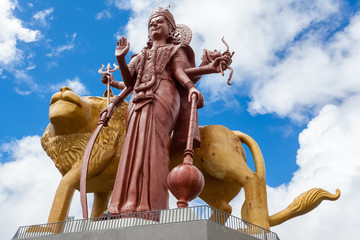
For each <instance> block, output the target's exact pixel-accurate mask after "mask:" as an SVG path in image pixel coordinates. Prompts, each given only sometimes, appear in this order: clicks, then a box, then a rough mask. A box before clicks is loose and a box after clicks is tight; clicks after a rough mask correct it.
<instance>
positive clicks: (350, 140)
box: [119, 0, 360, 239]
mask: <svg viewBox="0 0 360 240" xmlns="http://www.w3.org/2000/svg"><path fill="white" fill-rule="evenodd" d="M119 2H121V1H119ZM343 3H344V2H343V1H332V0H328V1H326V0H324V1H323V0H318V1H292V0H288V1H286V0H283V1H275V2H274V1H272V2H269V1H264V0H255V1H227V2H226V4H224V3H223V2H219V1H195V2H194V1H188V0H185V1H182V2H181V4H176V3H174V5H172V6H171V11H172V12H173V14H174V16H175V19H176V21H177V23H183V24H186V25H188V26H189V27H190V28H191V29H192V31H193V40H192V43H191V45H192V47H193V48H194V51H195V54H196V58H197V61H198V62H199V60H200V56H201V51H202V49H203V48H207V49H210V50H212V49H221V50H224V47H223V45H222V43H221V41H220V39H221V37H222V36H225V40H227V42H228V43H229V45H230V50H232V51H235V52H236V53H235V56H234V58H233V65H232V66H233V68H234V70H235V73H234V77H233V83H234V84H233V86H232V87H230V88H229V87H228V86H226V84H225V81H226V79H222V77H221V76H220V75H217V76H212V77H208V78H204V79H202V80H201V82H200V90H201V91H203V92H204V91H205V92H210V93H211V94H210V96H209V95H206V96H205V97H207V98H208V99H206V100H207V102H211V101H218V100H225V102H226V103H229V105H230V100H233V98H234V96H236V95H237V94H240V95H245V93H244V90H243V89H242V88H245V89H246V88H248V89H250V90H251V92H250V98H251V100H250V104H249V111H251V113H253V114H256V113H260V114H266V113H276V114H277V115H279V116H281V117H290V118H292V119H294V120H296V121H302V122H303V123H304V121H308V120H309V119H310V118H311V117H312V116H317V117H316V118H314V119H313V120H311V119H310V120H311V121H310V123H309V125H308V127H307V129H306V130H304V131H303V132H302V133H301V135H300V136H299V141H300V149H299V150H298V156H297V163H298V165H299V170H298V171H297V172H295V173H294V177H293V179H292V181H291V182H290V183H289V184H287V185H282V186H279V187H277V188H270V187H269V188H268V200H269V209H270V212H271V213H272V214H273V213H275V212H277V211H279V210H281V209H283V208H285V207H286V206H287V205H288V204H290V203H291V201H292V200H293V199H294V198H295V197H296V196H298V195H299V194H301V193H302V192H304V191H306V190H309V189H310V188H313V187H322V188H324V189H326V190H329V191H331V192H333V193H334V192H335V188H340V189H341V191H342V196H341V197H340V199H339V200H338V201H336V202H326V201H325V202H323V203H322V204H321V205H320V206H319V207H318V208H316V209H315V210H313V211H312V212H311V213H308V214H306V215H304V216H300V217H298V218H295V219H292V220H289V221H288V222H285V223H283V224H282V225H280V226H278V227H274V228H273V229H272V230H273V231H275V232H277V233H278V234H279V237H280V238H281V239H303V238H304V237H305V238H306V239H347V238H353V237H354V236H357V232H356V230H357V225H358V224H359V223H360V222H359V219H358V218H357V216H356V213H357V212H359V211H360V204H358V203H357V199H358V198H359V197H360V191H359V190H358V187H357V186H358V185H359V184H360V177H359V174H358V172H359V170H360V163H359V161H358V159H356V157H357V156H359V155H360V152H359V150H358V149H359V148H358V146H357V145H356V143H358V142H359V141H358V139H359V138H360V129H359V124H358V119H360V110H359V107H358V106H359V104H360V97H359V96H360V95H359V94H360V91H359V90H360V81H359V80H358V79H357V78H358V76H360V72H359V71H360V70H359V69H360V68H358V67H357V65H358V63H359V62H360V41H359V40H360V35H359V32H360V31H359V28H360V16H358V14H356V15H355V16H354V17H353V18H352V19H349V25H348V27H347V28H345V29H343V30H340V31H337V33H336V34H334V35H333V36H330V37H329V38H328V36H327V35H326V34H329V32H331V31H334V30H335V29H336V28H339V27H340V24H341V21H337V20H340V19H341V18H348V16H346V15H344V14H345V13H343V12H341V11H342V10H341V9H342V8H341V7H340V6H341V4H343ZM167 4H168V2H166V1H156V2H155V3H150V2H148V1H130V2H129V5H130V7H129V8H130V9H131V10H132V11H133V16H132V18H131V19H130V20H129V22H128V24H127V26H126V28H125V29H126V31H127V32H126V33H125V35H126V36H127V37H128V39H129V42H130V43H131V50H132V51H133V52H139V51H140V50H141V49H142V48H143V47H144V45H145V43H146V41H147V29H146V28H147V20H148V16H149V14H150V12H151V10H152V9H154V8H155V7H156V6H159V5H160V6H163V7H166V6H167ZM199 16H201V17H199ZM339 29H341V27H340V28H339ZM279 56H281V57H279ZM229 89H230V90H229ZM209 98H210V100H209ZM265 161H266V159H265ZM289 161H294V160H293V159H289ZM269 177H271V176H269ZM242 201H243V195H240V196H239V197H237V199H235V200H234V201H233V202H232V204H233V210H234V211H233V213H234V214H236V215H238V216H240V209H241V204H242Z"/></svg>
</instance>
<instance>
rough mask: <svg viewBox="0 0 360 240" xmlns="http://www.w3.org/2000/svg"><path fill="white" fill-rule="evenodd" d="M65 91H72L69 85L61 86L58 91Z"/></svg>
mask: <svg viewBox="0 0 360 240" xmlns="http://www.w3.org/2000/svg"><path fill="white" fill-rule="evenodd" d="M66 91H72V89H71V88H69V87H62V88H60V92H61V93H63V92H66Z"/></svg>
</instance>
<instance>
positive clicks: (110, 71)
mask: <svg viewBox="0 0 360 240" xmlns="http://www.w3.org/2000/svg"><path fill="white" fill-rule="evenodd" d="M113 66H114V68H111V65H110V63H108V64H107V66H106V68H105V70H106V71H103V69H104V67H105V66H104V64H103V65H102V67H101V68H100V69H99V71H98V73H100V74H106V73H107V74H112V72H115V71H117V70H118V69H119V66H118V65H116V64H115V63H113ZM109 104H110V79H109V77H108V81H107V106H109Z"/></svg>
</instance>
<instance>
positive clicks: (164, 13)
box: [148, 7, 176, 29]
mask: <svg viewBox="0 0 360 240" xmlns="http://www.w3.org/2000/svg"><path fill="white" fill-rule="evenodd" d="M158 16H163V17H165V18H166V20H167V21H168V22H169V23H170V25H171V26H172V27H173V28H174V29H175V28H176V24H175V19H174V16H173V15H172V14H171V12H170V11H169V10H167V9H164V8H162V7H157V8H155V9H154V10H153V11H152V12H151V15H150V17H149V22H148V24H149V23H150V21H151V19H153V18H154V17H158Z"/></svg>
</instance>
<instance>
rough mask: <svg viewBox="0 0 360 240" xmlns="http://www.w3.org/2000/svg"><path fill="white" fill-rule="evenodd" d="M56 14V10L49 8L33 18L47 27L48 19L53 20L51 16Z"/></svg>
mask: <svg viewBox="0 0 360 240" xmlns="http://www.w3.org/2000/svg"><path fill="white" fill-rule="evenodd" d="M53 12H54V8H48V9H45V10H42V11H39V12H37V13H35V14H34V16H33V18H34V19H35V20H36V21H38V22H39V23H40V24H42V25H47V18H48V19H50V20H51V19H53V17H52V16H51V14H52V13H53Z"/></svg>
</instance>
